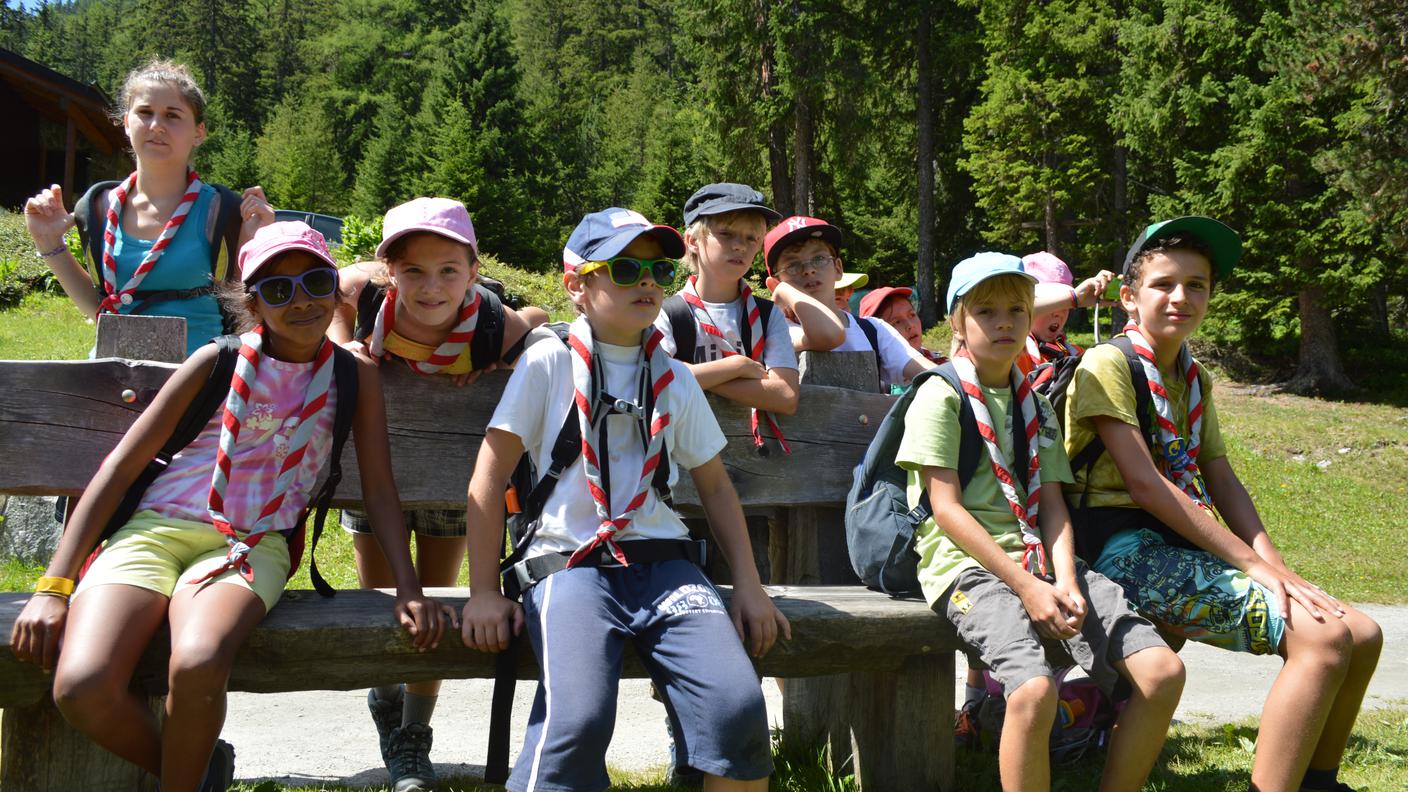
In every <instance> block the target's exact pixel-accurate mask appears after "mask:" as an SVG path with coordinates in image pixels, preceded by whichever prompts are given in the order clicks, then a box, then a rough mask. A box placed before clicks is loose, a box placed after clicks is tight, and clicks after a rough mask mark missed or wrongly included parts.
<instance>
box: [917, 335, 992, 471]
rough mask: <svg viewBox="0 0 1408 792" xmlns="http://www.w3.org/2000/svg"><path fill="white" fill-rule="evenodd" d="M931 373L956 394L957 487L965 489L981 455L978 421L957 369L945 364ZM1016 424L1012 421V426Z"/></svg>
mask: <svg viewBox="0 0 1408 792" xmlns="http://www.w3.org/2000/svg"><path fill="white" fill-rule="evenodd" d="M933 371H934V373H935V374H937V375H938V376H940V377H943V378H944V381H945V382H947V383H948V384H949V387H951V388H953V390H954V392H956V393H957V394H958V427H959V436H958V437H959V440H958V486H959V487H960V488H966V487H967V486H968V482H970V481H972V480H973V474H974V473H976V472H978V462H979V461H980V458H981V454H982V453H983V438H982V435H980V434H978V419H977V418H975V417H973V405H972V404H971V403H970V402H969V401H968V394H966V393H964V392H963V383H962V381H961V380H960V379H959V378H958V369H956V368H954V367H953V363H952V362H945V363H943V364H941V365H939V366H937V367H935V368H934V369H933ZM912 388H913V386H911V389H912ZM1016 423H1017V422H1016V421H1013V424H1016ZM1014 431H1015V428H1014Z"/></svg>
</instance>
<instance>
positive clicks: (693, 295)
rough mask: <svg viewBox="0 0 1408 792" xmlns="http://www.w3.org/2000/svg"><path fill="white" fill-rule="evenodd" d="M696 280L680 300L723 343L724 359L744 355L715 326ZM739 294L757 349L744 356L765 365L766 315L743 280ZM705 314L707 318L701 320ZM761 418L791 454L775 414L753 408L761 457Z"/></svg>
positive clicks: (753, 427)
mask: <svg viewBox="0 0 1408 792" xmlns="http://www.w3.org/2000/svg"><path fill="white" fill-rule="evenodd" d="M694 278H695V276H693V275H690V276H689V281H688V282H686V283H685V285H684V288H683V289H681V290H680V297H681V298H683V299H684V301H685V303H686V304H687V305H689V307H690V312H691V314H693V316H694V318H695V324H696V325H698V326H699V329H700V330H703V331H704V332H705V333H706V334H707V335H711V336H714V337H716V338H718V339H719V342H720V343H721V344H722V347H721V349H722V351H723V354H724V357H732V356H734V355H737V354H740V353H739V352H738V351H737V350H735V349H734V348H733V344H731V343H730V342H729V340H728V339H727V338H724V334H723V331H722V330H720V329H719V328H718V327H717V326H716V325H715V324H714V322H713V317H711V316H710V315H709V307H708V306H707V305H705V304H704V300H703V299H702V298H700V296H699V291H698V289H697V288H696V287H695V285H694ZM738 290H739V292H740V293H741V301H742V311H741V314H742V316H740V317H739V318H740V319H742V320H743V321H746V322H747V323H748V333H749V335H750V336H751V337H752V338H753V348H752V349H747V350H744V351H743V352H742V353H741V354H743V355H744V356H746V357H747V358H748V359H749V360H757V361H761V360H762V359H763V347H764V346H765V343H766V341H767V339H766V338H764V334H765V333H764V330H763V319H762V311H760V310H759V309H758V302H757V300H754V299H753V290H752V289H751V288H749V286H748V283H747V281H744V280H743V279H742V278H740V279H739V281H738ZM701 313H702V314H703V316H700V314H701ZM759 417H762V418H763V419H765V420H766V421H767V422H768V429H769V431H771V432H772V436H773V437H775V438H777V444H778V445H780V446H782V452H783V453H784V454H791V453H792V447H791V446H789V445H788V444H787V438H785V437H783V436H782V427H780V426H778V425H777V421H776V420H775V419H774V418H773V417H772V413H767V412H763V411H762V410H759V409H758V408H756V407H753V408H751V409H749V411H748V428H749V429H750V430H751V431H752V433H753V448H754V449H756V450H757V452H758V454H759V455H761V456H766V454H767V446H765V445H763V433H762V432H761V431H760V430H759V429H758V419H759Z"/></svg>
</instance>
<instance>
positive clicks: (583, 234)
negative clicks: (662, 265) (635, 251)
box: [562, 206, 684, 272]
mask: <svg viewBox="0 0 1408 792" xmlns="http://www.w3.org/2000/svg"><path fill="white" fill-rule="evenodd" d="M642 234H649V235H651V236H653V237H655V239H656V241H658V242H659V243H660V247H661V249H662V250H663V251H664V253H665V255H666V256H668V257H669V258H676V259H677V258H679V257H681V256H683V255H684V238H683V237H681V236H680V232H678V231H676V230H675V229H674V228H672V227H670V226H667V225H656V224H654V223H652V222H650V221H649V220H647V219H645V215H643V214H641V213H640V212H636V211H632V210H630V209H621V208H620V207H615V206H613V207H611V208H610V209H603V210H601V211H600V212H592V213H591V214H589V215H587V216H586V217H583V218H582V222H580V223H578V224H577V227H576V228H574V229H572V235H571V236H569V237H567V246H566V247H564V248H563V249H562V269H563V271H565V272H572V271H574V270H576V269H577V268H578V267H580V266H582V265H583V264H585V263H587V262H588V261H605V260H606V259H609V258H611V257H613V256H617V255H620V253H621V251H623V250H625V249H626V247H627V246H629V245H630V244H631V243H632V242H634V241H635V239H636V237H638V236H640V235H642Z"/></svg>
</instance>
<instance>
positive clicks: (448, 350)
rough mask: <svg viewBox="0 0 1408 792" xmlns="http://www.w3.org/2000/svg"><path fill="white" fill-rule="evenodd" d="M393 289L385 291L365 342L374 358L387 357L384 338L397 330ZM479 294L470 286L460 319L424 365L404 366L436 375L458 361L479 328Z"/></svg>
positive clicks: (465, 294) (416, 361) (422, 372)
mask: <svg viewBox="0 0 1408 792" xmlns="http://www.w3.org/2000/svg"><path fill="white" fill-rule="evenodd" d="M396 299H397V292H396V289H394V288H391V289H387V290H386V295H385V296H384V297H383V298H382V300H381V308H380V309H378V310H377V312H376V322H375V323H374V324H373V325H372V335H371V338H369V339H368V340H367V350H368V351H369V352H371V354H372V356H373V357H378V358H379V357H381V356H382V355H384V354H386V334H387V333H389V332H392V330H393V329H394V328H395V327H396ZM480 302H481V300H480V299H479V290H478V289H476V288H475V287H474V285H473V284H470V287H469V289H468V290H466V291H465V293H464V301H463V302H461V303H460V315H459V318H458V319H457V320H456V321H455V326H454V327H452V328H450V332H449V334H448V335H446V336H445V340H444V341H441V342H440V346H438V347H436V349H435V351H434V352H432V353H431V354H430V357H428V358H426V359H425V360H424V361H420V360H407V361H406V364H407V365H409V366H410V367H411V370H412V371H414V372H415V373H417V374H435V373H436V372H438V371H440V370H441V369H444V368H446V367H447V366H450V365H451V364H453V363H454V362H455V361H456V360H458V359H459V357H460V355H461V354H463V353H464V350H465V349H466V348H467V347H468V346H469V342H470V341H472V340H473V339H474V328H475V327H477V326H478V325H479V304H480Z"/></svg>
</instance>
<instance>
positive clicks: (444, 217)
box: [376, 198, 479, 258]
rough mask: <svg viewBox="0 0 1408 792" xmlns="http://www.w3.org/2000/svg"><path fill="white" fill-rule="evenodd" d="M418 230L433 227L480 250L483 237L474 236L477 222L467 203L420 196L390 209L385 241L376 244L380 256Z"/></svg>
mask: <svg viewBox="0 0 1408 792" xmlns="http://www.w3.org/2000/svg"><path fill="white" fill-rule="evenodd" d="M416 231H429V232H430V233H432V234H439V235H440V236H443V237H448V238H449V239H453V240H455V241H456V242H458V243H460V244H461V245H469V246H470V247H471V248H473V249H474V252H475V253H476V254H478V253H479V240H478V239H477V238H476V237H475V236H474V223H472V222H470V220H469V210H467V209H465V208H464V204H462V203H460V202H459V201H456V200H452V199H450V198H417V199H415V200H414V201H407V202H406V203H403V204H401V205H400V206H393V207H392V208H391V211H389V212H387V213H386V219H385V220H384V221H382V224H381V244H380V245H377V246H376V257H377V258H386V250H387V248H389V247H391V243H392V242H395V241H396V240H398V239H400V238H401V237H403V236H405V235H406V234H410V233H414V232H416Z"/></svg>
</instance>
